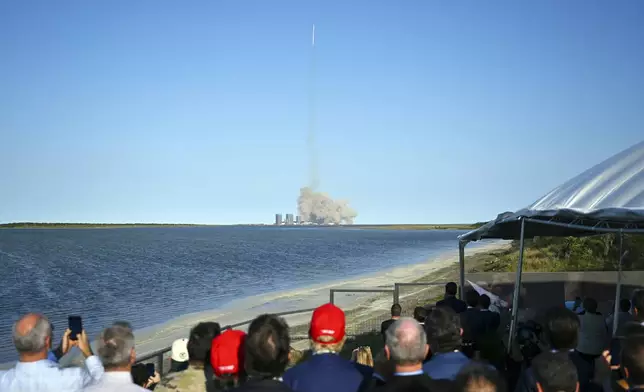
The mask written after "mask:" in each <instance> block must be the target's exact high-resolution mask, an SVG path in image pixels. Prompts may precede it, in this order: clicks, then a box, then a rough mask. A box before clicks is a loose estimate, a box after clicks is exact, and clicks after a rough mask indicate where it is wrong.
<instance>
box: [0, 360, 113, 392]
mask: <svg viewBox="0 0 644 392" xmlns="http://www.w3.org/2000/svg"><path fill="white" fill-rule="evenodd" d="M103 372H104V369H103V364H101V361H100V360H99V359H98V357H96V356H94V355H92V356H91V357H88V358H87V359H86V360H85V367H70V368H60V367H58V364H57V363H55V362H52V361H50V360H48V359H43V360H41V361H36V362H18V363H17V364H16V366H14V367H13V368H12V369H10V370H7V371H5V372H0V391H2V392H76V391H82V390H83V388H84V387H86V386H88V385H89V384H91V383H93V382H96V381H97V380H99V379H100V378H101V376H102V375H103Z"/></svg>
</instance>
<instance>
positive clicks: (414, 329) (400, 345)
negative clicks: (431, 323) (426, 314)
mask: <svg viewBox="0 0 644 392" xmlns="http://www.w3.org/2000/svg"><path fill="white" fill-rule="evenodd" d="M385 341H386V343H385V353H386V354H387V358H389V359H391V360H392V361H393V362H394V363H395V364H396V366H413V365H420V364H422V363H423V361H424V360H425V357H427V353H428V352H429V346H428V345H427V335H426V334H425V330H424V329H423V327H422V326H421V325H420V324H419V323H418V321H416V320H414V319H413V318H410V317H403V318H400V319H398V320H396V321H395V322H394V323H393V324H391V326H390V327H389V328H388V329H387V332H386V333H385Z"/></svg>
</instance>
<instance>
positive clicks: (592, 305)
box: [584, 297, 597, 313]
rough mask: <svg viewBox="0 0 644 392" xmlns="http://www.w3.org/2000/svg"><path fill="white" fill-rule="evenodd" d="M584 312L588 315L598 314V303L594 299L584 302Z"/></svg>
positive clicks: (587, 299)
mask: <svg viewBox="0 0 644 392" xmlns="http://www.w3.org/2000/svg"><path fill="white" fill-rule="evenodd" d="M584 310H585V311H586V312H588V313H597V301H596V300H595V299H594V298H590V297H588V298H586V299H585V300H584Z"/></svg>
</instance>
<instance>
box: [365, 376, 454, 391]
mask: <svg viewBox="0 0 644 392" xmlns="http://www.w3.org/2000/svg"><path fill="white" fill-rule="evenodd" d="M451 389H452V382H451V381H447V380H434V379H432V378H430V377H429V376H427V375H426V374H418V375H413V376H394V377H392V378H391V380H389V381H387V383H386V384H384V385H382V386H380V387H377V388H375V389H374V391H377V392H398V391H400V392H403V391H404V392H449V391H450V390H451Z"/></svg>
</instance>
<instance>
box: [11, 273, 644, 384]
mask: <svg viewBox="0 0 644 392" xmlns="http://www.w3.org/2000/svg"><path fill="white" fill-rule="evenodd" d="M456 294H457V286H456V284H454V283H449V284H448V285H447V286H446V288H445V298H444V299H443V300H441V301H439V302H438V303H436V304H432V305H431V306H427V307H417V308H415V309H414V310H413V315H414V317H403V316H402V314H403V312H402V310H403V309H402V307H401V306H400V305H399V304H394V305H393V306H392V307H391V319H390V320H387V321H385V322H383V323H382V326H381V333H382V338H383V339H384V349H382V350H378V351H377V352H372V349H371V347H368V346H363V347H358V348H356V349H355V350H353V352H352V355H351V359H348V358H344V356H342V355H340V353H341V352H342V351H343V347H344V345H345V343H346V341H347V334H346V319H345V313H344V312H343V311H342V309H340V308H338V307H337V306H335V305H333V304H330V303H329V304H325V305H322V306H320V307H318V308H317V309H315V311H314V312H313V314H312V317H311V320H310V326H309V340H310V354H311V355H308V356H303V355H301V354H302V353H301V352H299V351H297V350H293V348H292V345H291V339H290V336H289V326H288V325H287V323H286V321H285V320H284V319H282V318H281V317H278V316H276V315H271V314H264V315H260V316H258V317H257V318H256V319H254V320H253V321H252V322H251V324H250V325H249V327H248V330H247V332H244V331H241V330H235V329H224V330H223V331H222V329H221V327H220V325H219V324H218V323H216V322H202V323H199V324H197V325H195V326H194V327H193V328H192V329H191V331H190V334H189V337H188V338H186V339H179V340H177V341H175V342H174V344H173V345H172V356H171V372H170V373H169V374H168V375H164V376H163V377H161V376H160V375H159V374H158V373H152V372H151V371H150V368H149V367H148V366H146V364H137V363H136V348H135V344H134V334H133V330H132V326H131V325H130V324H129V323H127V322H123V321H119V322H115V323H114V324H113V325H110V326H109V327H108V328H106V329H105V330H103V331H102V333H101V334H100V336H99V337H98V339H97V344H96V353H94V352H93V350H92V347H91V346H90V344H89V338H88V336H87V334H86V333H85V332H84V331H82V332H80V333H78V335H77V336H76V337H75V339H72V336H71V335H72V333H71V331H70V330H66V331H65V332H64V333H63V336H62V337H61V343H60V345H59V346H58V347H56V348H53V345H52V343H53V340H54V337H53V328H52V325H51V323H50V322H49V320H48V319H47V318H46V317H45V316H43V315H40V314H27V315H24V316H23V317H22V318H20V319H19V320H18V321H17V322H16V323H15V325H14V327H13V342H14V345H15V348H16V350H17V352H18V356H19V359H18V362H17V363H16V365H15V366H14V367H13V368H11V369H9V370H7V371H2V372H0V392H32V391H33V392H35V391H42V392H49V391H89V392H102V391H106V392H107V391H117V392H130V391H132V392H135V391H149V390H155V391H157V392H210V391H224V390H235V391H241V392H255V391H265V392H272V391H274V392H282V391H283V392H289V391H290V392H362V391H371V390H373V391H375V392H393V391H419V392H431V391H446V392H447V391H454V392H470V391H471V392H473V391H485V392H495V391H498V392H505V391H516V392H527V391H537V392H579V391H581V392H586V391H591V392H592V391H638V390H644V291H636V292H635V293H634V295H633V300H632V303H631V302H629V309H628V311H627V309H626V302H624V301H622V303H621V305H623V306H621V308H620V309H621V311H622V313H626V312H627V313H628V314H629V316H628V317H627V316H625V315H622V314H617V315H615V316H614V317H618V318H619V320H620V323H621V324H620V327H619V332H620V333H619V334H618V335H619V336H618V337H617V338H613V339H610V338H609V336H610V333H609V326H610V322H609V320H610V319H609V320H606V319H605V318H604V317H603V316H601V315H600V314H599V313H598V312H597V303H596V301H594V300H592V299H590V298H587V299H586V300H585V301H584V303H583V305H584V306H583V311H578V310H577V309H575V310H574V311H573V310H570V309H567V308H565V307H555V308H552V309H550V310H548V311H547V312H546V313H545V315H544V318H543V321H542V325H541V328H540V329H536V328H535V331H536V332H535V336H537V337H538V340H535V341H533V342H532V343H533V344H535V345H536V346H537V347H538V349H536V350H525V349H524V348H525V347H526V346H527V345H528V343H527V342H528V341H529V339H527V340H526V339H524V340H521V341H520V342H519V343H518V346H519V348H518V352H519V358H517V357H516V356H513V355H506V353H507V352H508V351H510V354H512V350H507V349H506V347H505V345H504V343H503V334H504V332H505V330H506V326H505V322H504V320H505V318H506V316H507V314H505V313H506V312H509V309H499V308H498V307H494V308H492V304H491V300H490V297H489V296H487V295H479V294H478V293H477V292H476V291H473V290H472V291H468V292H467V293H466V295H465V299H466V300H465V301H461V300H460V299H458V298H457V297H456ZM622 319H623V323H622ZM598 320H600V321H601V323H600V322H599V321H598ZM597 325H600V326H601V327H602V328H601V329H600V328H598V327H597ZM73 347H76V348H77V349H78V351H80V353H82V356H83V363H82V364H81V366H61V365H60V364H59V361H60V359H61V358H62V357H63V356H65V355H67V354H68V353H69V352H70V350H71V349H72V348H73Z"/></svg>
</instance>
